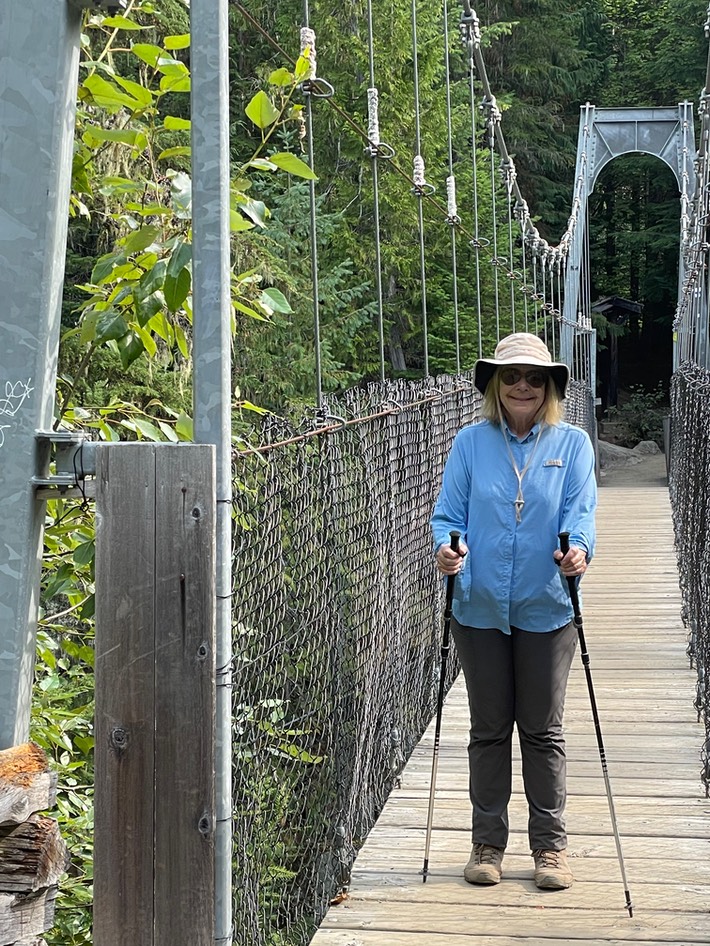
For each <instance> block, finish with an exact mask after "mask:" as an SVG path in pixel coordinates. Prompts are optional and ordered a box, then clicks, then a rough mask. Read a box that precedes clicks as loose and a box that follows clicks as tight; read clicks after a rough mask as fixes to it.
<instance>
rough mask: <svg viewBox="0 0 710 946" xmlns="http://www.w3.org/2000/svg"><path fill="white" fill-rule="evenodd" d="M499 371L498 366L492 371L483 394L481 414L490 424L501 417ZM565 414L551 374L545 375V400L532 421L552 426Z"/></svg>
mask: <svg viewBox="0 0 710 946" xmlns="http://www.w3.org/2000/svg"><path fill="white" fill-rule="evenodd" d="M500 371H501V369H500V368H499V367H498V368H496V370H495V371H494V372H493V377H492V378H491V380H490V381H489V382H488V384H487V385H486V393H485V394H484V395H483V404H482V406H481V414H482V415H483V417H484V418H485V419H486V420H489V421H490V422H491V423H492V424H500V422H501V419H502V417H503V407H502V405H501V403H500ZM564 416H565V408H564V403H563V401H562V398H561V397H560V392H559V389H558V387H557V385H556V384H555V381H554V378H553V377H552V375H551V374H549V375H548V377H547V385H546V390H545V400H544V401H543V402H542V405H541V407H540V410H539V411H538V412H537V414H536V415H535V418H534V423H536V424H539V423H542V422H544V423H546V424H550V425H552V426H554V425H556V424H559V423H560V421H561V420H562V418H563V417H564Z"/></svg>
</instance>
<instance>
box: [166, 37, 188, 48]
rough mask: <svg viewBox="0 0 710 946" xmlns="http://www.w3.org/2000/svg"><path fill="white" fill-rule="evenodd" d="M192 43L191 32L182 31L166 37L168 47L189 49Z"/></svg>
mask: <svg viewBox="0 0 710 946" xmlns="http://www.w3.org/2000/svg"><path fill="white" fill-rule="evenodd" d="M189 45H190V34H189V33H180V34H174V35H173V36H166V37H165V48H166V49H187V48H188V46H189Z"/></svg>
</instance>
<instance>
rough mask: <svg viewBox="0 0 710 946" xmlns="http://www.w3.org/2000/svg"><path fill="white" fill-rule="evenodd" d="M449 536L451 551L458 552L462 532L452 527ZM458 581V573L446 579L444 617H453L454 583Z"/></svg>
mask: <svg viewBox="0 0 710 946" xmlns="http://www.w3.org/2000/svg"><path fill="white" fill-rule="evenodd" d="M449 538H450V539H451V551H452V552H458V550H459V539H460V538H461V533H460V532H459V531H458V530H457V529H452V530H451V532H449ZM455 583H456V575H449V577H448V578H447V579H446V605H445V608H444V618H445V619H450V618H451V608H452V606H453V603H454V585H455Z"/></svg>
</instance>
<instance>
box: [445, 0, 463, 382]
mask: <svg viewBox="0 0 710 946" xmlns="http://www.w3.org/2000/svg"><path fill="white" fill-rule="evenodd" d="M448 6H449V3H448V0H444V68H445V76H446V130H447V144H448V158H449V179H448V181H447V186H448V188H449V215H448V218H447V219H448V221H449V225H450V226H451V271H452V283H453V286H452V288H453V304H454V344H455V349H456V374H461V338H460V333H459V286H458V261H457V254H456V226H457V224H458V223H459V219H458V216H457V213H456V178H455V177H454V141H453V131H452V121H451V63H450V61H449V10H448Z"/></svg>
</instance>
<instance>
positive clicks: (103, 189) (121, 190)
mask: <svg viewBox="0 0 710 946" xmlns="http://www.w3.org/2000/svg"><path fill="white" fill-rule="evenodd" d="M141 189H142V185H141V184H140V183H139V182H137V181H130V180H129V179H128V178H127V177H105V178H104V179H103V181H102V182H101V186H100V187H99V192H100V193H101V194H103V195H104V196H106V197H113V196H118V195H122V194H135V193H136V191H139V190H141Z"/></svg>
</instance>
